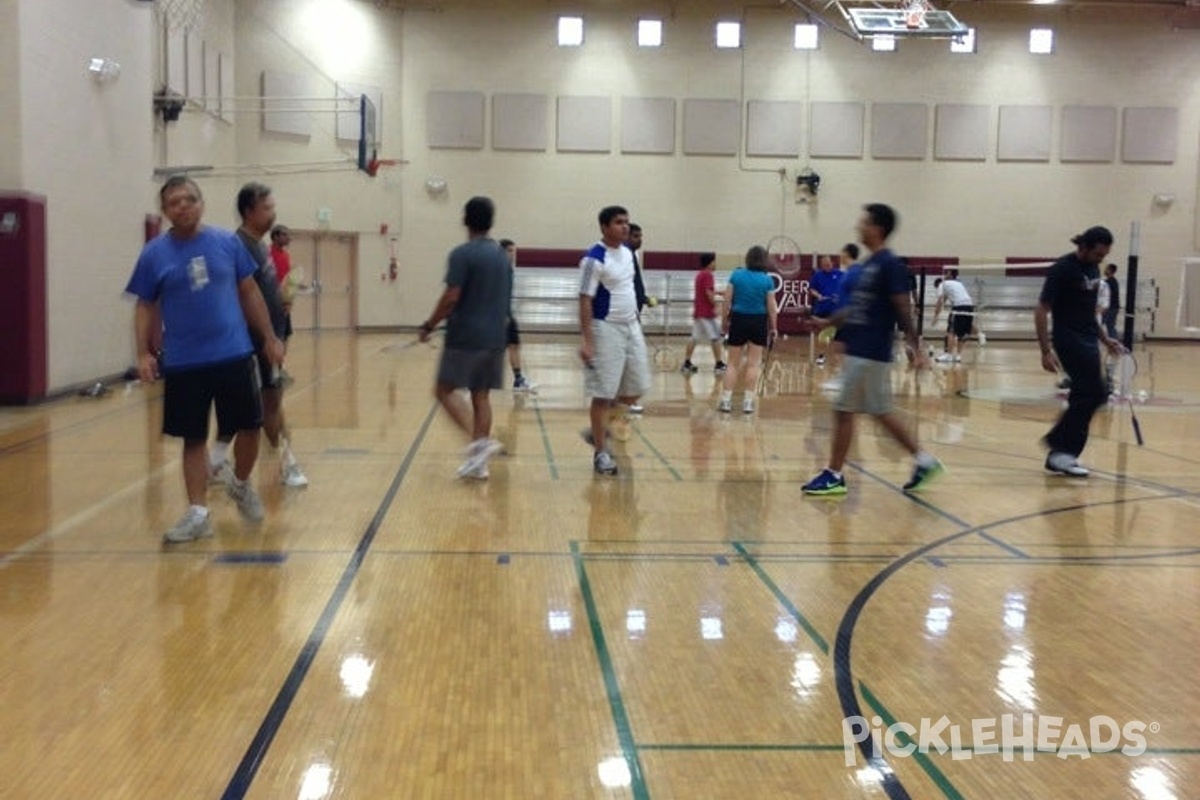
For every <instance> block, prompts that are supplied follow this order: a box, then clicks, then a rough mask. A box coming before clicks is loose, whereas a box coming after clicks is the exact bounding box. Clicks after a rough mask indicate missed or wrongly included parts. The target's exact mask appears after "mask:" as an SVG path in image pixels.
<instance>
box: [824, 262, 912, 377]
mask: <svg viewBox="0 0 1200 800" xmlns="http://www.w3.org/2000/svg"><path fill="white" fill-rule="evenodd" d="M852 286H853V290H852V291H850V292H848V294H849V303H848V305H847V308H848V310H849V313H848V315H847V317H846V324H845V325H844V326H842V329H841V331H840V333H841V338H842V341H844V342H845V343H846V355H850V356H856V357H858V358H867V359H870V360H872V361H891V360H892V340H893V337H894V336H895V330H896V308H895V306H893V305H892V296H893V295H897V294H899V295H905V296H907V295H908V269H907V268H906V267H905V266H904V262H902V261H901V260H900V259H899V258H897V257H896V254H895V253H893V252H892V251H891V250H888V249H887V248H881V249H879V250H876V251H875V252H874V253H872V254H871V257H870V258H868V259H867V260H866V261H865V262H863V265H862V268H861V270H859V272H858V275H857V279H856V280H855V281H854V283H853V284H852ZM845 287H846V282H845V281H844V280H843V281H842V288H843V291H845Z"/></svg>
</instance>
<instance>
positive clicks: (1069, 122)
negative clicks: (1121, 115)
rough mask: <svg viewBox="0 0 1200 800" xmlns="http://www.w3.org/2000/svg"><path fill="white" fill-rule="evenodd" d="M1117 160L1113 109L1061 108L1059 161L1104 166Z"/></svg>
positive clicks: (1093, 107)
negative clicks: (1091, 163) (1086, 162)
mask: <svg viewBox="0 0 1200 800" xmlns="http://www.w3.org/2000/svg"><path fill="white" fill-rule="evenodd" d="M1116 157H1117V109H1116V108H1114V107H1112V106H1064V107H1063V110H1062V150H1061V152H1060V153H1059V158H1060V159H1061V160H1062V161H1091V162H1096V163H1102V164H1107V163H1110V162H1111V161H1112V160H1113V159H1114V158H1116Z"/></svg>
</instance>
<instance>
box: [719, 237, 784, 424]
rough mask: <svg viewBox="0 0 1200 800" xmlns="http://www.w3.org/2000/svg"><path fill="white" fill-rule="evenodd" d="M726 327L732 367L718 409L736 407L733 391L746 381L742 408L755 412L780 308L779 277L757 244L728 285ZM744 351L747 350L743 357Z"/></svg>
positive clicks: (747, 252)
mask: <svg viewBox="0 0 1200 800" xmlns="http://www.w3.org/2000/svg"><path fill="white" fill-rule="evenodd" d="M724 307H725V314H724V320H723V325H722V329H723V330H724V331H725V333H726V335H727V336H728V340H727V344H728V346H729V355H728V356H727V363H728V364H729V369H728V370H727V371H726V373H725V390H724V391H723V392H721V402H720V403H718V404H717V410H718V411H722V412H724V413H729V412H730V411H732V410H733V390H734V389H736V388H737V385H738V380H739V379H740V380H741V381H742V392H743V394H742V411H743V412H744V413H746V414H753V413H754V387H755V386H756V385H757V384H758V372H759V370H760V369H761V368H762V355H763V348H764V347H766V346H767V345H768V344H769V343H770V342H772V341H774V339H775V336H776V334H777V333H778V328H777V326H776V320H777V318H778V314H779V310H778V309H777V308H776V306H775V279H774V278H772V277H771V274H770V273H768V272H767V251H766V249H765V248H763V247H760V246H759V245H755V246H754V247H751V248H750V249H749V250H748V251H746V266H744V267H741V268H739V269H736V270H734V271H733V274H732V275H730V276H729V283H728V284H726V285H725V304H724ZM743 350H744V351H745V353H744V357H743Z"/></svg>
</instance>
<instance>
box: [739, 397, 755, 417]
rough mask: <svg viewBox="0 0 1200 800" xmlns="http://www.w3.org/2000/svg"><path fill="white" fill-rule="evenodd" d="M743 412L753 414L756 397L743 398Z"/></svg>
mask: <svg viewBox="0 0 1200 800" xmlns="http://www.w3.org/2000/svg"><path fill="white" fill-rule="evenodd" d="M742 413H743V414H753V413H754V398H753V397H747V398H745V399H743V400H742Z"/></svg>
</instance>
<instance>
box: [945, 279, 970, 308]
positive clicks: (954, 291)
mask: <svg viewBox="0 0 1200 800" xmlns="http://www.w3.org/2000/svg"><path fill="white" fill-rule="evenodd" d="M938 294H939V295H940V296H942V297H945V298H946V302H947V303H948V304H949V305H950V307H951V308H953V307H954V306H970V305H974V303H973V302H972V300H971V293H970V292H968V291H967V287H965V286H963V285H962V283H961V282H960V281H956V280H954V279H953V278H947V279H946V280H944V281H942V285H941V286H939V287H938Z"/></svg>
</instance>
